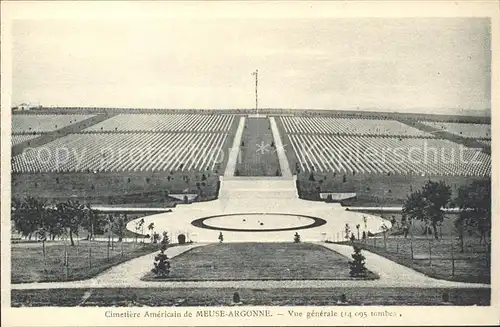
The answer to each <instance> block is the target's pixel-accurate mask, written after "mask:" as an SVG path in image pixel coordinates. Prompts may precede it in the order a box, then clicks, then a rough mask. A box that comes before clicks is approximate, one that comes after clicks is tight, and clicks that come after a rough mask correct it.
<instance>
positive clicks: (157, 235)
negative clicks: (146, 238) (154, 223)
mask: <svg viewBox="0 0 500 327" xmlns="http://www.w3.org/2000/svg"><path fill="white" fill-rule="evenodd" d="M159 239H160V234H158V233H157V232H153V238H152V240H153V243H154V244H156V243H158V240H159Z"/></svg>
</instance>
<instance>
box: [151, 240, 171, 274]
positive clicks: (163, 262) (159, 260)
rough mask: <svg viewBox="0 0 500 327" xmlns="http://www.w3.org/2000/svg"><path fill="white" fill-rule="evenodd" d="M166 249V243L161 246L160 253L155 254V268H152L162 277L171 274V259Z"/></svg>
mask: <svg viewBox="0 0 500 327" xmlns="http://www.w3.org/2000/svg"><path fill="white" fill-rule="evenodd" d="M166 249H167V246H166V245H165V244H164V245H162V246H161V249H160V253H158V254H157V255H156V256H155V262H154V268H153V269H151V271H152V272H153V273H155V274H156V276H158V277H160V278H165V277H168V275H169V274H170V261H169V260H168V257H167V255H166V254H165V250H166Z"/></svg>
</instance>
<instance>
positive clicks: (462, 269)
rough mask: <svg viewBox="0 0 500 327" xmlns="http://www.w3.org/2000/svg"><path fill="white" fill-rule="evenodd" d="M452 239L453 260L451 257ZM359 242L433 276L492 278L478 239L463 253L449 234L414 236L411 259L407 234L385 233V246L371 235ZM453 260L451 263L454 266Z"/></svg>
mask: <svg viewBox="0 0 500 327" xmlns="http://www.w3.org/2000/svg"><path fill="white" fill-rule="evenodd" d="M452 243H453V258H454V260H452V251H451V248H452ZM358 244H359V245H360V247H362V248H364V249H366V250H368V251H370V252H373V253H377V254H379V255H381V256H384V257H386V258H388V259H390V260H392V261H395V262H397V263H399V264H402V265H404V266H407V267H410V268H412V269H415V270H417V271H419V272H421V273H424V274H426V275H428V276H431V277H434V278H438V279H446V280H451V281H460V282H470V283H490V282H491V281H490V279H491V277H490V274H491V271H490V264H489V262H490V259H489V253H487V252H486V251H485V249H484V246H479V244H478V243H477V242H474V243H469V244H468V245H469V246H468V247H466V251H464V252H463V253H462V252H460V249H459V246H458V242H457V241H456V240H455V239H451V238H449V237H444V238H443V239H439V240H434V239H433V238H429V239H426V238H424V237H418V238H414V240H413V256H414V259H413V260H412V259H411V248H410V239H409V238H408V239H404V237H402V236H391V237H388V239H387V242H386V248H385V247H384V240H383V238H381V237H380V238H377V239H375V238H370V239H368V240H367V242H366V243H365V244H363V243H361V242H360V243H358ZM429 247H430V249H431V251H430V252H429ZM429 258H430V259H429ZM452 264H454V270H453V268H452Z"/></svg>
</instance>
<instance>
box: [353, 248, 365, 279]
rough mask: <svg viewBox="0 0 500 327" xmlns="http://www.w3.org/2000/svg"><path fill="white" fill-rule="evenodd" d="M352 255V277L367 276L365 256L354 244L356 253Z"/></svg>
mask: <svg viewBox="0 0 500 327" xmlns="http://www.w3.org/2000/svg"><path fill="white" fill-rule="evenodd" d="M351 257H352V259H353V261H349V267H350V271H349V275H351V277H366V273H367V269H366V267H365V256H364V255H362V254H361V249H360V248H359V247H357V246H354V253H353V254H352V255H351Z"/></svg>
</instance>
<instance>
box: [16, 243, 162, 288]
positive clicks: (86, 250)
mask: <svg viewBox="0 0 500 327" xmlns="http://www.w3.org/2000/svg"><path fill="white" fill-rule="evenodd" d="M64 249H65V246H64V244H62V243H61V242H57V243H51V242H47V244H46V246H45V260H44V257H43V252H42V244H41V243H38V244H33V243H30V244H25V243H16V244H12V250H11V251H12V252H11V253H12V256H11V262H12V271H11V282H12V283H29V282H55V281H65V280H82V279H87V278H91V277H93V276H96V275H97V274H99V273H101V272H103V271H104V270H106V269H108V268H110V267H112V266H115V265H117V264H119V263H122V262H125V261H128V260H130V259H133V258H136V257H139V256H141V255H145V254H148V253H151V252H155V251H157V250H158V245H156V244H155V245H153V244H144V245H141V244H135V243H117V242H115V243H114V248H113V249H111V248H110V249H109V259H108V247H107V242H87V241H80V245H75V246H68V247H67V251H68V263H69V265H68V266H67V267H66V266H65V265H64V263H65V260H64V253H65V251H64ZM89 257H90V260H89ZM66 275H67V276H66Z"/></svg>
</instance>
